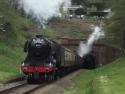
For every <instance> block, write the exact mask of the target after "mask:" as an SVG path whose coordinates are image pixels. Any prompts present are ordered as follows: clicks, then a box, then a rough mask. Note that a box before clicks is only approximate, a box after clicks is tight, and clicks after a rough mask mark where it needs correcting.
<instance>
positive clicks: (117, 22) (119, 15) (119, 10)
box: [106, 0, 125, 54]
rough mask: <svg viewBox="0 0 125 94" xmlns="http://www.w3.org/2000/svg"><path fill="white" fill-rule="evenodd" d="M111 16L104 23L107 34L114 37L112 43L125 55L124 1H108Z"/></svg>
mask: <svg viewBox="0 0 125 94" xmlns="http://www.w3.org/2000/svg"><path fill="white" fill-rule="evenodd" d="M109 4H111V5H112V6H111V9H112V12H113V16H112V17H111V18H110V19H109V21H107V22H106V24H107V30H108V32H107V33H108V34H112V35H113V36H114V43H115V44H116V45H117V46H119V47H120V48H121V49H122V50H123V52H124V54H125V29H124V27H125V16H124V15H125V11H124V9H125V6H124V5H125V1H124V0H118V1H116V0H110V3H109Z"/></svg>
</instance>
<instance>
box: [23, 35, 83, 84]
mask: <svg viewBox="0 0 125 94" xmlns="http://www.w3.org/2000/svg"><path fill="white" fill-rule="evenodd" d="M24 52H27V57H26V58H25V60H24V61H23V62H22V64H21V70H22V72H23V73H24V74H25V75H26V76H27V81H28V82H32V81H36V80H54V79H57V77H58V76H61V75H63V74H65V73H67V72H69V71H71V70H72V69H75V68H78V67H79V66H81V65H82V63H83V61H82V59H81V58H80V57H79V56H78V55H77V54H76V53H74V52H72V51H71V50H69V49H66V48H64V47H62V46H61V45H59V44H58V43H56V42H54V41H52V40H49V39H47V38H45V37H43V36H41V35H37V36H36V37H35V38H32V39H31V40H29V41H27V42H26V43H25V46H24Z"/></svg>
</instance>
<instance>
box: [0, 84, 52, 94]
mask: <svg viewBox="0 0 125 94" xmlns="http://www.w3.org/2000/svg"><path fill="white" fill-rule="evenodd" d="M50 83H52V82H47V83H42V84H27V83H23V84H20V85H18V86H15V87H11V88H8V89H5V90H2V91H0V94H30V93H32V92H34V91H36V90H37V89H40V88H42V87H44V86H46V85H48V84H50Z"/></svg>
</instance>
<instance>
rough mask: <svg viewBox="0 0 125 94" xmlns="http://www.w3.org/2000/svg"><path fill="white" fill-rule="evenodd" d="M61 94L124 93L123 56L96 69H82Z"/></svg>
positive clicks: (124, 73)
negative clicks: (72, 83) (69, 86)
mask: <svg viewBox="0 0 125 94" xmlns="http://www.w3.org/2000/svg"><path fill="white" fill-rule="evenodd" d="M72 80H73V82H74V85H73V86H72V87H71V88H68V89H66V90H64V91H63V94H124V93H125V58H121V59H118V60H116V61H115V62H113V63H112V64H109V65H106V66H104V67H101V68H98V69H96V70H82V71H81V72H80V73H79V74H78V75H77V76H76V77H74V78H73V79H72Z"/></svg>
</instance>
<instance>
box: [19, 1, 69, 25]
mask: <svg viewBox="0 0 125 94" xmlns="http://www.w3.org/2000/svg"><path fill="white" fill-rule="evenodd" d="M17 2H18V4H19V7H20V8H22V9H23V10H24V11H25V13H26V14H27V15H30V16H32V18H33V19H35V20H36V21H38V22H39V23H41V24H45V23H46V22H47V20H48V19H50V18H52V17H53V16H59V15H60V7H61V6H62V5H64V6H63V7H64V9H65V10H66V9H67V6H69V5H70V0H17Z"/></svg>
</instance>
